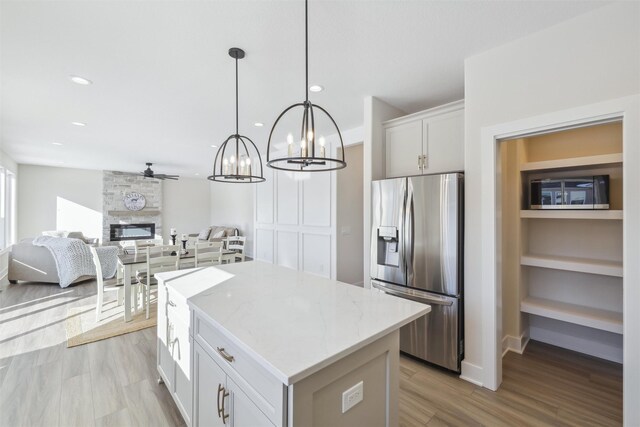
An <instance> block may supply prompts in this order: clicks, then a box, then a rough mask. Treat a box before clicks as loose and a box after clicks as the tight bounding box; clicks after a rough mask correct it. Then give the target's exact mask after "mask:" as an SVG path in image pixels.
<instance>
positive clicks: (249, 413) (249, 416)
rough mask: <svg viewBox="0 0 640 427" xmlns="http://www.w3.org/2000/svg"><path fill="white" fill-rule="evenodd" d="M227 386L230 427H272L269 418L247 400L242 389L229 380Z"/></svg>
mask: <svg viewBox="0 0 640 427" xmlns="http://www.w3.org/2000/svg"><path fill="white" fill-rule="evenodd" d="M227 386H228V387H229V392H230V393H231V426H232V427H256V426H273V423H272V422H271V421H270V420H269V418H268V417H267V416H266V415H265V414H263V413H262V412H261V411H260V410H259V409H258V407H257V406H256V405H255V404H254V403H253V402H252V401H251V399H249V396H247V395H246V394H245V393H244V392H243V391H242V389H241V388H240V387H239V386H238V385H237V384H236V383H235V382H233V380H231V379H230V378H227Z"/></svg>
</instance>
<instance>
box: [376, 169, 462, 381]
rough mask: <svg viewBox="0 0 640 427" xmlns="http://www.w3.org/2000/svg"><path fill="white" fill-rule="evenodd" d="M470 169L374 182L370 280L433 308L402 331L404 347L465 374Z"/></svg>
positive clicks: (437, 363) (423, 357)
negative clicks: (466, 197) (466, 181)
mask: <svg viewBox="0 0 640 427" xmlns="http://www.w3.org/2000/svg"><path fill="white" fill-rule="evenodd" d="M463 201H464V175H463V174H461V173H450V174H443V175H424V176H416V177H408V178H395V179H385V180H381V181H374V182H373V183H372V196H371V202H372V228H371V279H372V280H371V284H372V286H373V287H375V288H377V289H380V290H382V291H384V292H386V293H388V294H391V295H396V296H398V297H401V298H407V299H411V300H415V301H418V302H423V303H425V304H429V305H430V306H431V312H430V313H429V314H427V315H425V316H423V317H421V318H420V319H417V320H416V321H414V322H412V323H410V324H408V325H406V326H404V327H403V328H402V329H401V330H400V350H401V351H403V352H405V353H408V354H410V355H413V356H415V357H417V358H420V359H423V360H425V361H427V362H430V363H433V364H436V365H440V366H442V367H444V368H447V369H450V370H453V371H456V372H460V361H461V360H462V357H463V349H464V336H463V318H462V316H463V309H462V308H463V307H462V301H463V299H462V296H463V262H462V260H463V238H464V233H463V218H464V213H463V212H464V211H463V207H464V206H463Z"/></svg>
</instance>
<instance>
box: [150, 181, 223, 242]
mask: <svg viewBox="0 0 640 427" xmlns="http://www.w3.org/2000/svg"><path fill="white" fill-rule="evenodd" d="M209 183H210V181H207V180H206V179H193V178H182V177H181V178H180V179H179V180H178V181H172V180H168V179H167V180H165V181H163V182H162V200H163V203H162V224H163V227H162V238H163V239H164V241H165V242H168V241H169V240H170V237H169V233H170V232H171V228H175V229H176V230H177V231H178V234H180V235H181V234H183V233H185V234H191V233H199V232H200V230H202V229H203V228H205V227H208V226H209V225H211V190H210V189H209V186H210V184H209Z"/></svg>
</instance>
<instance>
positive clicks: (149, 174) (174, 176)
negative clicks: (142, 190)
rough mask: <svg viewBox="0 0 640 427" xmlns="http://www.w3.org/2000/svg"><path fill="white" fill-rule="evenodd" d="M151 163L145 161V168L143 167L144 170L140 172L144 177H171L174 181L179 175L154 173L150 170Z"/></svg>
mask: <svg viewBox="0 0 640 427" xmlns="http://www.w3.org/2000/svg"><path fill="white" fill-rule="evenodd" d="M152 164H153V163H147V164H146V165H147V169H145V170H144V171H142V172H140V174H141V175H142V176H143V177H145V178H155V179H173V180H175V181H177V180H178V178H179V177H180V175H166V174H163V173H154V172H153V171H152V170H151V165H152Z"/></svg>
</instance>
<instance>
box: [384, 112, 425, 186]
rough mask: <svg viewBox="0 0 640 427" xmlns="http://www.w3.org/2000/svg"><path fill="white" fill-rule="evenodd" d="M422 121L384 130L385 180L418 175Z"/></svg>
mask: <svg viewBox="0 0 640 427" xmlns="http://www.w3.org/2000/svg"><path fill="white" fill-rule="evenodd" d="M422 140H423V138H422V121H421V120H416V121H414V122H410V123H405V124H402V125H398V126H393V127H389V128H387V129H386V130H385V150H386V155H387V157H386V170H387V178H394V177H399V176H408V175H419V174H421V173H422V171H421V168H420V156H421V155H422V151H423V146H422Z"/></svg>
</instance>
